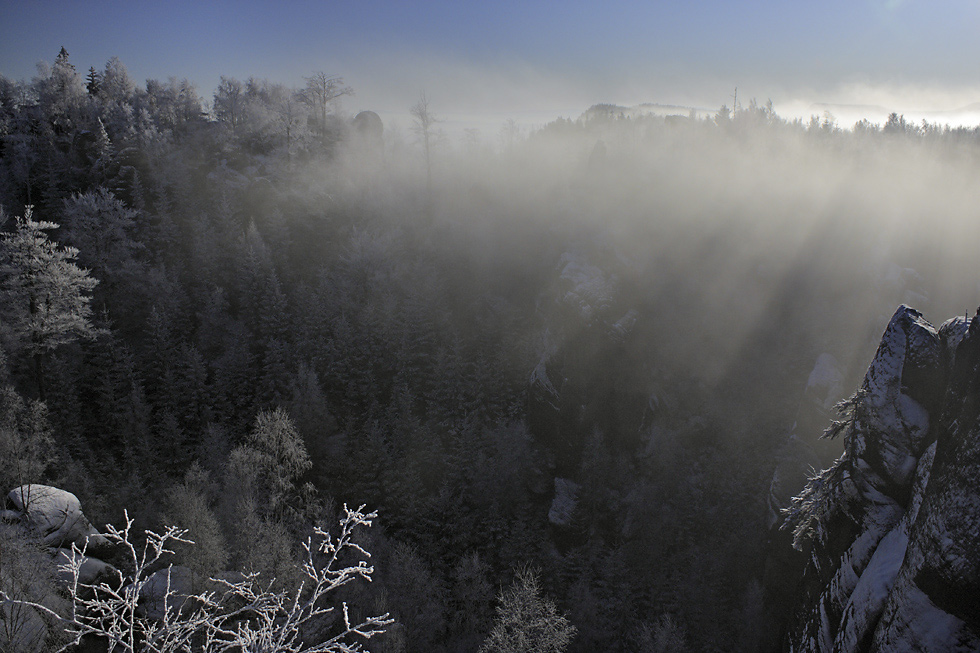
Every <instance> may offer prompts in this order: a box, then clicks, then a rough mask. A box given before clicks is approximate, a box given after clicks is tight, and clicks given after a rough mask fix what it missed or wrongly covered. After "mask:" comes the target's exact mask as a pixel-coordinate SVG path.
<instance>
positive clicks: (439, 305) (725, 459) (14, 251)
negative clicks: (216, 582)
mask: <svg viewBox="0 0 980 653" xmlns="http://www.w3.org/2000/svg"><path fill="white" fill-rule="evenodd" d="M354 90H356V89H351V88H349V87H348V86H347V85H346V84H345V83H344V81H343V78H342V77H339V76H334V75H329V74H326V73H323V72H313V73H311V75H310V76H309V77H308V78H307V79H306V85H305V87H302V88H291V87H288V86H285V85H282V84H279V83H276V82H273V81H268V80H261V79H255V78H249V79H247V80H244V81H243V80H238V79H234V78H230V77H222V78H221V82H220V85H219V86H218V88H217V90H216V91H215V92H214V94H213V96H207V97H205V96H202V95H200V94H199V92H198V90H197V89H195V87H194V86H193V85H192V84H190V83H189V82H187V81H186V80H177V79H175V78H171V79H169V80H167V81H158V80H147V81H146V82H145V83H144V84H139V83H137V82H136V81H135V80H133V79H132V78H131V77H130V75H129V73H128V72H127V70H126V68H125V66H124V65H123V63H122V62H120V61H119V60H118V59H115V58H113V59H112V60H110V61H109V62H108V63H107V64H106V65H105V66H104V67H102V68H99V69H96V68H95V67H94V66H93V67H91V68H90V69H89V71H88V73H87V74H85V73H82V72H80V71H79V70H77V69H76V67H75V63H73V62H72V61H71V60H70V56H69V54H68V53H67V52H66V51H65V50H62V52H61V53H60V54H58V55H57V57H56V58H55V60H54V61H53V63H52V64H51V65H50V66H47V67H43V68H42V69H41V70H40V71H39V73H38V75H37V76H36V77H35V78H33V79H32V80H30V81H23V82H17V81H12V80H9V79H5V78H3V77H0V207H2V209H3V214H2V215H3V218H2V220H3V224H2V229H3V234H2V238H0V292H2V293H3V301H2V304H0V345H2V350H0V402H2V403H0V432H2V438H0V455H2V456H3V458H4V459H5V460H10V461H12V464H10V465H9V466H6V467H5V468H4V471H3V472H2V476H3V478H4V481H5V485H4V488H3V490H4V492H6V491H7V490H8V489H10V488H13V487H15V486H18V485H21V484H26V483H48V484H50V485H55V486H58V487H63V488H66V489H67V490H69V491H71V492H73V493H75V494H76V495H78V497H79V498H80V499H81V501H82V503H83V505H84V506H85V507H86V513H87V514H88V515H89V517H90V518H91V519H92V521H93V522H95V523H96V524H98V525H103V524H106V523H119V522H120V521H121V519H122V515H123V510H124V509H126V510H128V513H129V514H130V515H132V516H133V518H134V519H135V520H136V523H137V525H138V526H139V527H141V528H153V529H158V530H159V529H162V528H163V527H164V526H165V525H174V524H176V525H179V526H181V527H183V528H187V529H190V534H189V536H190V537H191V538H192V539H195V540H196V541H197V542H198V546H197V547H196V548H194V549H190V548H188V549H186V550H185V549H180V548H178V549H177V552H176V553H175V555H174V558H173V559H174V561H175V562H176V563H179V564H181V565H185V566H187V567H189V568H193V569H195V570H196V571H197V572H199V573H200V574H202V575H204V576H207V575H210V574H216V573H219V572H223V571H226V570H230V569H233V570H240V571H257V572H261V573H263V574H266V575H267V577H269V578H273V577H274V578H276V579H277V582H281V583H284V584H288V583H290V582H295V581H296V567H295V560H296V556H297V555H298V553H299V548H298V547H299V543H300V542H301V541H303V539H304V538H305V537H306V536H307V535H308V534H309V533H310V532H311V531H312V528H313V527H314V525H316V524H321V523H335V522H336V519H335V518H336V516H337V514H339V512H338V511H339V509H338V506H340V505H342V504H343V503H345V502H346V503H347V504H349V505H367V506H368V509H369V510H372V511H374V510H376V511H377V512H378V514H379V517H378V519H377V527H376V528H374V529H372V531H371V532H370V533H368V534H366V535H365V538H366V540H365V542H364V543H363V546H364V547H365V549H367V550H369V551H371V552H372V554H373V556H374V558H373V563H372V564H374V566H375V568H376V574H375V577H374V580H375V582H374V583H372V584H371V585H370V586H365V587H358V588H357V589H351V590H349V596H348V595H345V600H350V602H351V604H352V605H356V606H358V607H357V609H358V610H359V612H358V616H363V615H367V614H369V613H370V614H381V613H390V614H391V616H392V618H394V619H395V620H396V623H395V624H394V625H392V626H391V627H389V628H388V630H387V632H386V633H385V634H384V635H382V636H379V637H378V638H377V639H376V640H375V639H372V640H371V643H372V644H371V645H372V646H375V642H382V644H378V646H382V647H383V650H392V651H394V650H425V651H472V650H476V649H478V648H479V647H480V646H481V644H484V642H486V641H488V640H487V638H488V637H493V638H499V637H503V636H502V635H501V634H500V633H501V631H500V627H499V623H495V618H498V617H499V616H500V615H507V614H512V613H514V612H515V611H516V610H517V609H518V607H519V606H518V607H515V606H516V604H515V605H510V606H509V607H508V606H507V605H504V604H503V603H502V602H503V601H504V600H505V598H506V597H512V600H513V601H518V600H519V601H524V602H527V603H529V604H530V605H531V607H532V608H534V609H537V610H540V611H542V613H544V614H547V615H549V618H550V619H551V621H550V622H549V627H550V628H552V631H553V632H555V633H558V635H556V637H558V636H560V638H561V642H562V646H564V645H565V644H566V643H567V650H570V651H595V650H604V651H635V650H645V651H646V650H650V651H652V650H664V649H663V648H660V647H661V646H667V645H668V644H669V645H670V646H672V647H674V648H672V649H671V650H674V649H679V648H681V647H684V646H687V647H690V650H708V649H728V648H731V647H732V646H733V642H734V643H736V644H734V646H736V647H737V648H744V647H748V646H751V644H752V642H754V641H755V638H757V637H758V636H759V632H758V631H759V628H760V627H761V626H760V624H761V623H762V622H761V619H762V615H761V610H762V607H761V600H762V599H761V589H760V583H761V576H762V567H763V563H764V549H765V545H766V539H767V531H766V528H767V524H766V517H767V500H768V495H769V491H770V485H771V482H772V479H773V472H774V469H776V468H777V466H778V465H779V464H780V463H781V462H782V461H784V460H785V459H786V457H787V456H790V455H796V454H794V453H792V451H790V450H789V449H788V446H789V445H788V444H787V442H788V437H789V435H790V434H793V433H796V431H794V423H797V424H798V426H797V427H795V428H796V429H797V431H799V429H801V428H802V426H799V425H801V424H803V421H802V418H801V417H800V415H801V414H802V411H803V410H804V409H803V408H801V406H803V404H804V403H805V402H806V401H808V399H807V398H806V397H807V395H806V394H805V390H806V388H807V386H808V381H810V380H811V378H812V374H811V373H812V372H814V370H815V369H821V370H825V371H826V370H830V372H827V373H826V374H825V376H826V377H827V378H830V377H833V379H834V380H835V383H837V384H838V385H839V386H840V387H841V388H851V387H854V386H855V385H856V381H857V379H859V378H860V376H861V375H862V374H863V372H864V369H865V367H866V365H867V362H868V361H869V360H870V358H871V355H872V353H873V351H874V347H875V345H876V343H877V338H878V336H879V335H880V333H881V331H882V329H883V328H884V326H885V324H886V323H887V318H888V316H889V315H891V314H892V312H893V311H894V307H895V306H896V305H898V304H900V303H903V302H907V303H914V304H916V305H917V306H918V307H919V308H922V309H925V310H928V311H929V312H935V313H937V314H940V315H943V316H945V315H947V314H950V315H951V314H959V313H961V312H962V311H963V310H964V309H965V308H967V307H972V306H974V305H975V304H976V301H977V300H976V296H977V294H978V292H980V288H978V285H977V280H976V276H975V274H974V272H975V268H976V260H975V257H976V251H975V243H976V242H977V236H978V234H977V229H978V228H980V227H978V225H980V223H978V221H977V220H976V211H975V207H976V206H978V205H980V202H978V200H980V197H978V195H980V187H978V186H977V184H976V183H975V180H976V178H977V173H978V172H980V127H978V128H973V129H967V128H955V129H954V128H949V127H945V126H940V125H935V124H929V123H923V124H910V123H908V122H906V121H905V120H904V118H903V117H901V116H898V115H893V116H892V117H891V118H890V119H889V120H888V121H887V122H886V123H885V124H883V125H876V124H871V123H868V122H862V123H858V124H856V125H854V126H853V128H848V129H843V128H841V127H840V126H838V125H837V124H836V123H835V122H834V121H833V120H831V119H830V118H829V117H828V118H826V119H820V118H816V117H815V118H814V119H812V120H810V121H801V120H785V119H782V118H780V117H779V116H778V115H776V114H775V113H774V112H773V111H772V108H771V106H770V105H764V104H759V103H756V102H754V101H753V102H752V103H750V104H749V105H748V106H746V107H738V110H737V111H732V110H730V109H729V108H727V107H722V109H721V110H719V111H718V112H717V114H716V115H714V116H712V117H710V118H699V117H697V116H667V117H664V116H662V115H652V114H651V115H632V114H629V115H627V114H624V113H622V112H617V111H616V110H615V108H612V109H609V108H608V107H607V108H605V109H603V110H593V111H588V112H586V113H584V114H583V116H582V117H580V118H578V119H574V120H572V119H566V118H557V117H556V119H555V120H554V121H553V122H550V123H548V124H547V125H545V126H543V127H541V128H538V129H535V130H531V131H522V130H520V129H518V128H517V127H516V126H515V125H514V124H513V123H511V124H510V125H505V126H504V128H503V129H502V130H501V133H500V134H499V138H498V135H490V136H489V137H482V138H467V139H464V140H463V141H462V142H454V141H451V140H450V139H448V138H446V137H445V136H444V135H441V134H440V132H439V122H438V112H439V107H438V102H437V100H436V99H435V98H427V97H426V96H425V95H422V96H421V99H420V101H419V103H417V104H416V105H415V106H406V107H405V120H406V123H408V122H409V121H412V120H414V123H411V124H414V125H415V127H416V128H415V129H414V130H411V131H399V130H392V129H390V128H386V126H384V125H383V124H382V123H381V120H380V118H378V116H377V115H376V114H374V115H373V117H372V116H370V115H367V114H360V115H358V116H350V115H349V114H348V113H345V111H344V110H343V108H342V105H341V104H339V100H340V99H341V98H344V97H348V96H350V95H351V93H352V92H353V91H354ZM375 119H377V120H375ZM471 136H473V135H472V134H471ZM826 355H829V356H830V358H829V359H828V358H821V356H826ZM819 361H824V363H819ZM827 361H833V362H832V363H829V362H827ZM820 365H825V367H826V369H825V367H820ZM828 375H829V376H828ZM832 394H833V393H830V394H828V395H827V396H825V397H822V398H821V401H824V400H826V401H829V404H828V405H826V406H824V407H823V408H822V410H828V411H829V408H830V406H831V405H832V404H833V401H832V399H833V397H832V396H831V395H832ZM838 398H842V397H838ZM827 414H829V413H827ZM821 415H825V413H821ZM821 428H822V427H821ZM797 435H801V436H803V435H805V434H802V433H797ZM814 438H815V436H814ZM814 442H815V439H814ZM808 446H810V445H808ZM835 446H836V447H839V443H837V444H834V443H830V444H827V443H826V442H824V443H817V444H812V447H813V452H811V453H812V456H813V457H814V458H815V460H816V461H817V464H818V465H819V464H820V463H822V464H828V463H829V461H830V460H832V459H833V457H834V456H835V455H836V454H837V453H839V450H835V449H834V447H835ZM158 507H163V508H162V510H161V509H160V508H158ZM345 591H347V590H345ZM498 599H499V600H498ZM520 605H521V606H523V605H524V604H523V603H521V604H520ZM521 609H523V608H521ZM495 615H496V616H495ZM501 618H502V617H501ZM495 641H496V640H495ZM665 642H666V644H665ZM487 646H489V644H487ZM370 650H375V648H371V649H370ZM377 650H382V648H378V649H377ZM481 650H483V649H481ZM487 650H489V649H487ZM555 650H561V649H560V648H556V649H555Z"/></svg>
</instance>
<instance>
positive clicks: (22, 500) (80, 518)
mask: <svg viewBox="0 0 980 653" xmlns="http://www.w3.org/2000/svg"><path fill="white" fill-rule="evenodd" d="M7 501H8V502H9V504H10V505H11V506H12V508H13V509H12V510H11V511H10V513H11V516H14V515H16V517H17V519H18V520H19V521H20V522H21V523H22V524H24V525H25V526H27V527H28V528H30V529H31V530H33V531H34V533H35V534H36V535H37V536H38V537H40V538H41V541H42V542H44V544H45V545H47V546H51V547H58V548H60V547H70V546H71V545H72V544H76V545H77V546H79V547H82V546H84V545H85V544H86V543H88V544H89V545H90V546H98V545H103V544H106V540H105V538H104V537H102V536H101V535H99V532H98V531H97V530H95V528H94V527H93V526H92V524H91V523H90V522H89V520H88V519H87V518H86V517H85V515H84V513H82V506H81V503H79V501H78V497H76V496H75V495H74V494H72V493H71V492H67V491H65V490H61V489H58V488H56V487H51V486H50V485H38V484H31V485H21V486H20V487H17V488H14V489H13V490H11V491H10V492H9V493H8V494H7ZM5 514H6V513H5Z"/></svg>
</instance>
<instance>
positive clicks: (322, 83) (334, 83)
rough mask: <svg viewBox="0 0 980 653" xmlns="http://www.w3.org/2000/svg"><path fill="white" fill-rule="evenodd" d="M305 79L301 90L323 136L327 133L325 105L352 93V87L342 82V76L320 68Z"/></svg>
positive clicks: (321, 136)
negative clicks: (315, 116) (330, 73)
mask: <svg viewBox="0 0 980 653" xmlns="http://www.w3.org/2000/svg"><path fill="white" fill-rule="evenodd" d="M305 79H306V89H305V90H304V91H303V98H304V99H305V100H306V103H307V104H309V105H310V107H311V108H312V109H313V110H314V111H315V112H316V115H317V120H318V127H317V128H318V130H319V132H320V138H324V137H325V136H326V133H327V107H328V106H329V105H330V103H331V102H333V101H334V100H336V99H337V98H339V97H341V96H343V95H353V94H354V89H352V88H351V87H350V86H347V85H346V84H344V78H343V77H340V76H339V75H328V74H326V73H325V72H323V71H322V70H321V71H317V72H315V73H313V74H312V75H311V76H309V77H306V78H305Z"/></svg>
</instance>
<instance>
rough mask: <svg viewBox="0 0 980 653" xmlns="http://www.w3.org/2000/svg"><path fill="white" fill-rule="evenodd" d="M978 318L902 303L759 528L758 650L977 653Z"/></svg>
mask: <svg viewBox="0 0 980 653" xmlns="http://www.w3.org/2000/svg"><path fill="white" fill-rule="evenodd" d="M978 384H980V312H978V315H977V317H974V318H973V319H972V320H971V321H970V322H969V323H968V322H967V321H966V320H965V319H964V318H954V319H952V320H949V321H948V322H946V323H945V324H943V325H942V327H941V328H940V329H938V330H937V329H935V328H934V327H933V326H932V325H930V324H929V323H928V322H926V321H925V320H924V319H923V318H922V315H921V314H920V313H919V312H918V311H915V310H913V309H911V308H908V307H907V306H902V307H900V308H899V309H898V311H897V312H896V313H895V315H894V316H893V317H892V319H891V321H890V323H889V324H888V327H887V329H886V330H885V333H884V336H883V337H882V340H881V344H880V346H879V347H878V351H877V353H876V354H875V357H874V360H873V361H872V363H871V366H870V367H869V369H868V372H867V374H866V376H865V378H864V382H863V383H862V385H861V388H860V389H859V390H858V392H857V393H856V394H855V395H854V396H853V397H851V398H850V399H849V400H847V402H845V404H844V406H843V408H842V411H841V418H840V420H839V421H837V422H834V423H833V424H832V425H831V428H830V429H828V432H827V435H828V436H829V437H841V438H843V440H844V453H843V454H842V455H841V456H840V458H838V459H837V461H836V462H835V463H834V464H833V465H832V466H831V467H829V468H828V469H826V470H824V471H823V472H821V473H820V474H819V475H817V476H816V477H815V478H813V479H811V480H810V481H809V483H808V484H807V486H806V488H805V489H804V490H803V492H802V493H801V494H800V495H798V496H797V497H796V498H794V499H793V501H792V504H791V505H790V507H789V508H788V509H787V510H786V511H785V512H784V513H783V514H782V516H781V520H779V523H777V524H776V525H775V526H774V528H773V532H772V539H771V550H770V558H769V560H768V563H767V572H766V595H767V604H768V609H769V610H768V611H769V614H770V615H771V617H772V619H773V622H772V623H771V624H770V625H771V632H772V633H773V637H772V638H771V639H770V641H768V642H767V648H768V649H770V650H791V651H908V650H926V651H975V650H980V483H978V482H980V385H978Z"/></svg>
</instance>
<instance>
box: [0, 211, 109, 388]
mask: <svg viewBox="0 0 980 653" xmlns="http://www.w3.org/2000/svg"><path fill="white" fill-rule="evenodd" d="M31 216H32V207H30V206H28V207H26V209H25V211H24V216H23V217H19V218H17V225H16V229H15V230H14V231H13V232H11V233H5V234H2V235H0V296H2V297H3V298H4V302H3V306H2V309H0V310H2V314H0V319H2V323H3V326H4V327H5V329H4V330H5V331H8V330H9V331H8V332H7V333H4V334H3V335H4V336H6V337H7V338H8V339H9V341H10V342H12V343H13V344H14V350H15V351H16V350H20V351H23V352H25V353H26V354H27V355H28V356H29V357H30V358H31V359H32V361H33V364H34V375H35V376H34V378H35V382H36V385H37V392H38V396H39V397H40V399H41V400H42V401H43V400H44V396H45V387H44V357H45V356H46V355H47V354H48V353H49V352H51V351H52V350H54V349H56V348H58V347H60V346H61V345H65V344H67V343H70V342H73V341H75V340H76V339H77V338H79V337H83V338H92V337H94V336H96V335H98V334H99V329H97V328H96V327H95V326H93V324H92V321H91V316H92V308H91V306H89V302H90V300H91V294H90V293H91V292H92V289H93V288H95V286H96V284H97V283H98V281H97V280H96V279H93V278H92V277H90V276H89V274H88V271H87V270H83V269H81V268H79V267H78V266H77V265H75V259H76V257H77V256H78V250H77V249H75V248H74V247H59V246H58V244H57V243H55V242H53V241H51V240H49V239H48V235H47V234H46V233H45V232H46V231H48V230H51V229H57V228H58V225H57V224H55V223H53V222H36V221H35V220H34V219H33V218H32V217H31Z"/></svg>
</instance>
